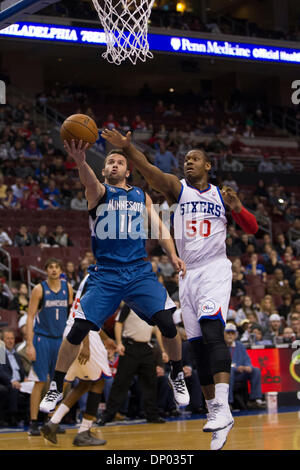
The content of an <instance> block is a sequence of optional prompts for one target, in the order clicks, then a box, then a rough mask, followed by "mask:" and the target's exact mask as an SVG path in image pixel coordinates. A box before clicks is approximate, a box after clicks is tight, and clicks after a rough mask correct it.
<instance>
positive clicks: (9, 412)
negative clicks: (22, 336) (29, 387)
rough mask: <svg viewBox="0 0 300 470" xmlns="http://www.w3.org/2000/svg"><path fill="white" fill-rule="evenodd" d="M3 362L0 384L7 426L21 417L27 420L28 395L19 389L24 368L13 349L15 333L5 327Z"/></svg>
mask: <svg viewBox="0 0 300 470" xmlns="http://www.w3.org/2000/svg"><path fill="white" fill-rule="evenodd" d="M3 340H4V344H5V364H0V384H1V389H2V393H3V392H4V393H3V396H2V399H1V405H2V407H3V408H2V413H3V411H4V410H6V416H5V419H6V420H7V421H8V424H9V426H17V425H18V422H19V421H20V418H21V417H24V418H26V420H27V421H28V415H29V395H28V394H24V393H22V392H21V391H20V389H21V382H23V381H24V380H25V370H24V368H23V364H22V361H21V357H20V356H19V355H18V353H17V352H16V350H15V333H14V331H13V330H12V329H9V328H7V329H5V330H4V334H3Z"/></svg>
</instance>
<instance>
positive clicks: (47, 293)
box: [33, 279, 69, 338]
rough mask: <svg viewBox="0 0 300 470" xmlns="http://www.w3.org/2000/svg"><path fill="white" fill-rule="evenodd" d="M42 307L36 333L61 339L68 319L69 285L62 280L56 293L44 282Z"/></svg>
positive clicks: (35, 323) (38, 314)
mask: <svg viewBox="0 0 300 470" xmlns="http://www.w3.org/2000/svg"><path fill="white" fill-rule="evenodd" d="M41 284H42V288H43V297H42V305H41V307H40V308H39V310H38V313H37V315H36V317H35V322H34V329H33V330H34V333H36V334H38V335H39V334H40V335H44V336H50V337H52V338H61V337H62V336H63V332H64V329H65V326H66V322H67V319H68V305H69V289H68V283H67V282H66V281H65V280H64V279H60V285H61V287H60V290H59V291H58V292H54V291H52V290H51V289H50V287H49V285H48V283H47V281H43V282H42V283H41Z"/></svg>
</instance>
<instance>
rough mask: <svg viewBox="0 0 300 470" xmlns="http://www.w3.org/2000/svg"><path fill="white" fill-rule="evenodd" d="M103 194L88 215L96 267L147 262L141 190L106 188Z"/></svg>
mask: <svg viewBox="0 0 300 470" xmlns="http://www.w3.org/2000/svg"><path fill="white" fill-rule="evenodd" d="M104 186H105V194H104V196H103V198H102V199H101V200H100V201H99V203H98V205H97V206H96V207H95V208H93V209H92V210H90V211H89V220H90V229H91V235H92V248H93V253H94V256H95V258H96V260H97V262H98V263H99V264H111V263H113V264H120V263H132V262H135V261H137V260H139V259H142V258H146V257H147V253H146V248H145V244H146V237H147V235H146V230H145V223H146V217H145V215H146V206H145V194H144V192H143V190H142V189H140V188H137V187H134V186H132V187H128V189H123V188H118V187H116V186H110V185H108V184H105V185H104Z"/></svg>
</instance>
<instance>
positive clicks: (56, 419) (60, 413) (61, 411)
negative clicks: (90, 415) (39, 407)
mask: <svg viewBox="0 0 300 470" xmlns="http://www.w3.org/2000/svg"><path fill="white" fill-rule="evenodd" d="M69 411H70V408H69V407H68V406H67V405H65V404H64V403H62V404H61V405H59V407H58V408H57V410H56V411H55V413H54V415H53V416H52V417H51V419H50V421H51V423H54V424H59V423H60V422H61V420H62V419H63V417H64V416H65V415H66V414H67V413H68V412H69Z"/></svg>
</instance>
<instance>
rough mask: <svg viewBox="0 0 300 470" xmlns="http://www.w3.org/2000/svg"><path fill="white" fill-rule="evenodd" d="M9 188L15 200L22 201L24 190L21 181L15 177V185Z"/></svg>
mask: <svg viewBox="0 0 300 470" xmlns="http://www.w3.org/2000/svg"><path fill="white" fill-rule="evenodd" d="M11 188H12V190H13V193H14V196H16V198H17V199H22V196H23V191H24V189H25V186H24V183H23V179H22V178H19V177H17V178H16V182H15V184H13V185H12V187H11Z"/></svg>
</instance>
